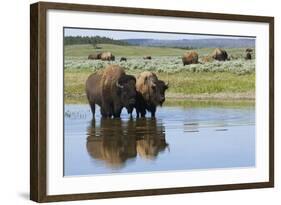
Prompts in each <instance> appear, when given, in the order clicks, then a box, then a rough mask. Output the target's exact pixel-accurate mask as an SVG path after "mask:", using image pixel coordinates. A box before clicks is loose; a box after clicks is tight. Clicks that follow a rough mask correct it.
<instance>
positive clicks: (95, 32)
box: [65, 28, 244, 40]
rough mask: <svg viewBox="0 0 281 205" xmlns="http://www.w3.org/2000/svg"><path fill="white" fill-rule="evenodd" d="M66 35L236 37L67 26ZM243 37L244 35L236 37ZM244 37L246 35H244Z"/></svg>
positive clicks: (174, 38) (168, 37) (155, 37)
mask: <svg viewBox="0 0 281 205" xmlns="http://www.w3.org/2000/svg"><path fill="white" fill-rule="evenodd" d="M65 36H103V37H108V38H112V39H115V40H119V39H132V38H133V39H136V38H150V39H159V40H179V39H208V38H235V37H234V36H231V37H229V36H228V37H226V36H210V35H190V34H174V33H172V34H171V33H151V32H135V31H134V32H132V31H112V30H97V29H77V28H65ZM236 38H242V37H236ZM243 38H244V37H243Z"/></svg>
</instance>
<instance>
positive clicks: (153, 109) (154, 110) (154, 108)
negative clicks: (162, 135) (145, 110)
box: [150, 107, 156, 118]
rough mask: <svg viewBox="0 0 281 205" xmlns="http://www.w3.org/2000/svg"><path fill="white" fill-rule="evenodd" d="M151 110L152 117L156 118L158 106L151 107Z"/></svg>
mask: <svg viewBox="0 0 281 205" xmlns="http://www.w3.org/2000/svg"><path fill="white" fill-rule="evenodd" d="M150 112H151V117H152V118H155V112H156V107H151V110H150Z"/></svg>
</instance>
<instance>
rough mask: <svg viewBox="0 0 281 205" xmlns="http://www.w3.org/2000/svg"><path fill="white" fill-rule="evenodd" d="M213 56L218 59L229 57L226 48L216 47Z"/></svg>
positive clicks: (223, 59)
mask: <svg viewBox="0 0 281 205" xmlns="http://www.w3.org/2000/svg"><path fill="white" fill-rule="evenodd" d="M211 56H212V58H213V59H215V60H218V61H225V60H227V59H228V58H227V57H228V55H227V52H226V51H225V50H224V49H221V48H216V49H215V50H214V51H213V53H212V54H211Z"/></svg>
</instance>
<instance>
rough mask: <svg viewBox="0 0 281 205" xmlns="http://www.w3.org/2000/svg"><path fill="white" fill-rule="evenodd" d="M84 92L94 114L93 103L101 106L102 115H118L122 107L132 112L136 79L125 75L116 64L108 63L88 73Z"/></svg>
mask: <svg viewBox="0 0 281 205" xmlns="http://www.w3.org/2000/svg"><path fill="white" fill-rule="evenodd" d="M86 94H87V98H88V101H89V104H90V107H91V110H92V113H93V117H94V116H95V105H96V104H97V105H99V106H100V108H101V115H102V117H112V116H113V117H117V118H119V117H120V114H121V111H122V108H123V107H126V108H127V110H128V112H129V113H132V111H133V108H134V105H135V102H136V100H135V99H136V79H135V77H134V76H132V75H127V74H126V73H125V71H124V70H123V69H122V68H121V67H120V66H118V65H109V66H108V67H107V68H105V69H104V70H102V71H99V72H97V73H94V74H92V75H90V76H89V77H88V79H87V81H86Z"/></svg>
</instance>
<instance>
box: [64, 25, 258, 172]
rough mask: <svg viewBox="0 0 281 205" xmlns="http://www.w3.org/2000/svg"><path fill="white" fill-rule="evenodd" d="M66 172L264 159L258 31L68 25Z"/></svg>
mask: <svg viewBox="0 0 281 205" xmlns="http://www.w3.org/2000/svg"><path fill="white" fill-rule="evenodd" d="M62 52H63V103H64V105H63V112H64V116H63V118H64V119H63V135H64V136H63V175H64V177H75V176H96V175H97V176H98V175H99V176H100V175H114V174H136V175H137V174H138V173H160V172H161V173H163V172H171V171H173V172H182V171H196V170H199V171H200V170H214V169H237V168H251V167H255V166H256V108H255V102H256V99H255V96H256V94H255V91H256V55H255V54H256V37H255V36H237V35H214V34H206V33H173V32H158V31H132V30H114V29H101V28H98V29H97V28H83V27H64V28H63V51H62Z"/></svg>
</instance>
